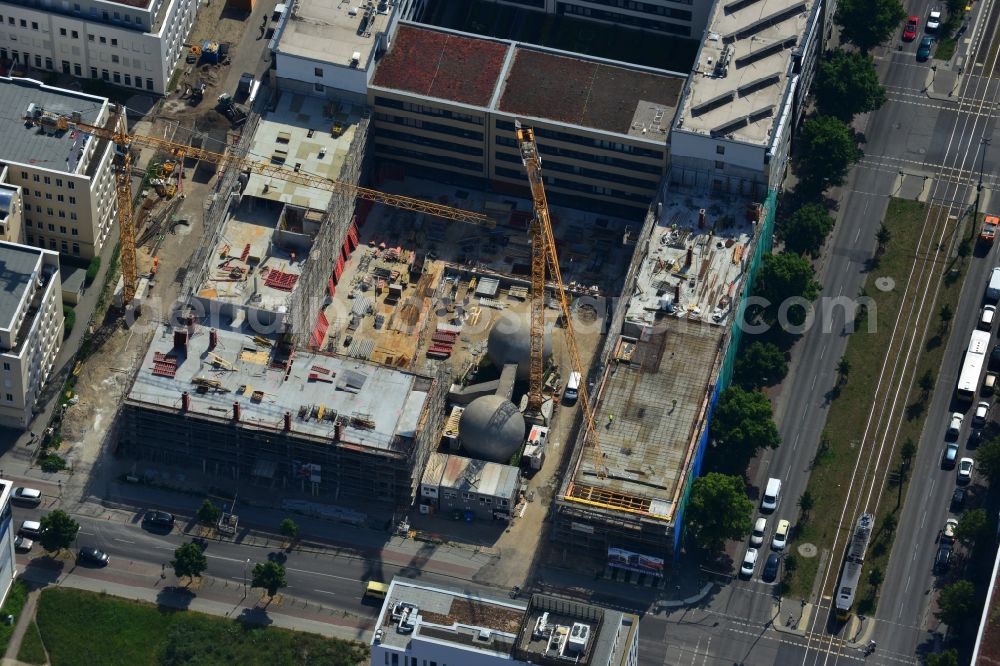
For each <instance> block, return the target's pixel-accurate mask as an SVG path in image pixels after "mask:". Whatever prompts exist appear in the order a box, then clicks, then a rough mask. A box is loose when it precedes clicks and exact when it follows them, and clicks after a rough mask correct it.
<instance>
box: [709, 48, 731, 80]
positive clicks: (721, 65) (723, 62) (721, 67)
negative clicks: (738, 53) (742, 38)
mask: <svg viewBox="0 0 1000 666" xmlns="http://www.w3.org/2000/svg"><path fill="white" fill-rule="evenodd" d="M732 58H733V45H732V44H726V45H725V46H724V47H722V53H720V54H719V61H718V62H717V63H715V71H714V73H713V75H714V76H716V77H717V78H720V79H724V78H726V74H728V73H729V61H730V60H732Z"/></svg>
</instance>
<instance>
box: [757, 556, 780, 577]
mask: <svg viewBox="0 0 1000 666" xmlns="http://www.w3.org/2000/svg"><path fill="white" fill-rule="evenodd" d="M779 566H781V558H780V557H778V554H777V553H771V554H770V555H768V556H767V562H766V563H765V564H764V573H763V575H761V579H763V581H764V582H765V583H773V582H774V579H775V578H777V577H778V567H779Z"/></svg>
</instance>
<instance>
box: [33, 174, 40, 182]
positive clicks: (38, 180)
mask: <svg viewBox="0 0 1000 666" xmlns="http://www.w3.org/2000/svg"><path fill="white" fill-rule="evenodd" d="M31 179H32V180H33V181H35V182H36V183H40V182H42V179H41V177H40V176H39V175H38V174H37V173H33V174H31Z"/></svg>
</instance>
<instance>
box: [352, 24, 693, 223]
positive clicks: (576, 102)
mask: <svg viewBox="0 0 1000 666" xmlns="http://www.w3.org/2000/svg"><path fill="white" fill-rule="evenodd" d="M683 84H684V77H683V76H681V75H679V74H673V73H671V72H666V71H662V70H656V69H651V68H645V67H639V66H635V65H630V64H627V63H621V62H615V61H609V60H604V59H600V58H591V57H587V56H581V55H577V54H573V53H568V52H562V51H557V50H553V49H546V48H542V47H537V46H532V45H528V44H522V43H518V42H510V41H506V40H498V39H489V38H482V37H478V36H475V35H469V34H465V33H460V32H455V31H450V30H445V29H440V28H433V27H429V26H424V25H418V24H413V23H408V22H404V23H402V24H401V25H400V27H399V29H398V31H397V32H396V35H395V37H394V38H393V40H392V45H391V47H390V48H389V51H388V52H387V53H386V54H385V55H384V56H383V57H382V58H381V60H380V62H379V64H378V68H377V70H376V72H375V76H374V78H373V80H372V84H371V86H370V87H369V92H368V98H369V105H370V106H371V107H372V109H373V112H374V115H373V127H374V130H373V134H374V141H375V146H374V148H375V156H376V158H377V159H378V160H379V161H380V162H382V163H395V164H397V165H400V166H402V167H403V168H404V169H406V170H410V171H412V172H414V173H420V174H434V175H435V177H436V178H439V179H443V180H452V181H455V180H458V181H460V182H465V181H467V182H469V184H470V186H475V187H492V188H494V189H498V190H502V191H510V192H512V193H517V194H523V193H524V192H525V191H526V189H527V183H526V181H525V176H524V168H523V166H522V165H521V156H520V153H519V152H518V148H517V144H516V140H515V134H514V123H515V122H516V121H521V122H524V123H526V124H529V125H531V126H532V127H533V128H534V130H535V138H536V140H537V141H538V144H539V150H540V152H541V154H542V156H543V158H544V160H545V178H546V182H545V188H546V191H547V193H548V196H549V199H550V201H552V202H553V203H556V204H564V205H568V206H571V207H574V208H579V207H581V206H585V207H588V208H591V209H596V210H602V211H603V210H606V211H608V212H609V214H617V215H622V214H625V215H642V214H643V212H644V211H645V210H646V209H647V208H648V206H649V202H650V201H651V200H652V199H653V197H654V195H655V193H656V191H657V189H658V187H659V184H660V181H661V179H662V177H663V176H664V174H665V173H666V169H667V165H668V148H667V132H668V130H669V127H670V123H671V121H672V119H673V116H674V112H675V109H676V105H677V103H678V100H679V97H680V93H681V89H682V87H683Z"/></svg>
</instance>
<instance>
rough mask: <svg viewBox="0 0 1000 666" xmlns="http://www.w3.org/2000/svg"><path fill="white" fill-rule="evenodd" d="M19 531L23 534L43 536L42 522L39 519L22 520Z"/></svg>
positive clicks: (36, 536) (35, 537) (34, 537)
mask: <svg viewBox="0 0 1000 666" xmlns="http://www.w3.org/2000/svg"><path fill="white" fill-rule="evenodd" d="M17 533H18V534H20V535H21V536H26V537H30V538H32V539H37V538H38V537H40V536H42V524H41V523H40V522H38V521H37V520H22V521H21V529H19V530H18V531H17Z"/></svg>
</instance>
